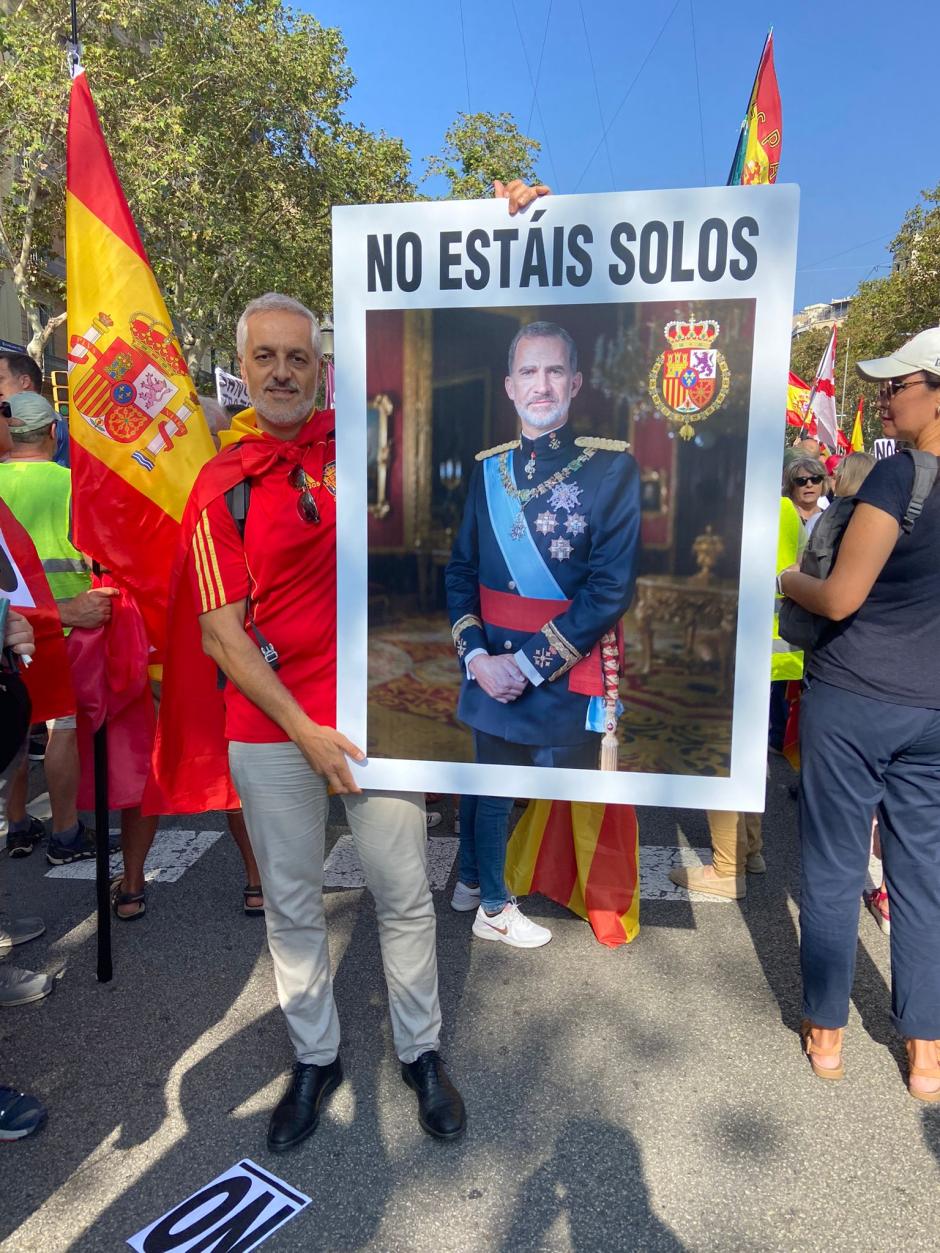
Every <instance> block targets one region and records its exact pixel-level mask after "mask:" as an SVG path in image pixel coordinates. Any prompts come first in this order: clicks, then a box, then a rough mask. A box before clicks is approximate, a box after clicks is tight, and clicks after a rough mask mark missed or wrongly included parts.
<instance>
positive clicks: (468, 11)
mask: <svg viewBox="0 0 940 1253" xmlns="http://www.w3.org/2000/svg"><path fill="white" fill-rule="evenodd" d="M299 7H301V8H304V9H307V10H308V11H309V12H312V13H313V14H314V15H315V16H316V17H317V18H318V20H319V21H320V22H322V23H323V24H324V25H328V26H338V27H339V28H340V30H341V31H342V32H343V35H344V38H345V41H346V44H347V47H348V49H349V54H348V63H349V65H350V68H351V69H352V70H353V72H354V73H355V75H356V78H357V80H358V81H357V84H356V87H355V88H354V90H353V94H352V97H351V100H350V102H349V107H348V109H347V114H348V116H349V118H350V119H351V120H353V121H359V122H364V123H365V124H366V125H367V126H368V127H370V128H371V129H374V130H379V129H384V130H385V131H387V132H388V133H389V134H393V135H399V136H401V138H402V139H403V140H404V141H405V143H406V145H407V146H408V148H409V150H410V151H411V154H412V157H413V158H414V161H415V167H416V169H417V170H418V171H420V170H421V169H423V158H424V157H426V156H427V155H428V154H429V153H433V152H436V151H438V150H439V148H440V145H441V142H442V138H443V135H444V132H445V131H446V129H447V127H448V126H449V125H450V123H451V122H452V121H453V120H454V118H455V116H456V114H457V113H458V112H460V111H462V110H463V111H465V110H466V109H467V108H468V105H469V107H470V109H471V110H472V111H474V112H476V111H479V110H485V111H488V112H493V113H498V112H503V111H506V112H509V113H512V114H513V115H514V117H515V119H516V121H517V123H518V124H519V125H520V126H521V127H522V128H523V129H524V130H527V133H529V134H531V135H533V136H534V137H535V138H536V139H538V140H540V141H541V142H542V144H543V148H542V156H541V160H540V163H539V173H540V175H541V176H542V177H543V178H545V179H546V180H547V181H548V182H549V183H550V184H551V186H552V188H553V190H555V191H558V192H572V191H575V190H578V191H582V192H584V191H588V192H590V191H611V190H615V189H616V190H631V189H636V188H655V187H688V186H697V185H700V184H701V183H703V182H707V183H709V184H713V185H714V184H722V183H724V182H725V180H726V178H727V173H728V167H729V166H730V164H731V158H732V156H733V153H734V146H735V142H736V139H737V132H738V127H739V124H740V121H741V116H742V114H743V112H744V108H745V106H746V103H747V97H748V93H749V91H750V87H751V82H752V79H753V76H754V72H755V70H756V67H757V61H758V58H759V56H760V50H761V46H762V44H763V40H764V36H765V34H766V32H767V29H768V27H769V26H770V25H771V24H773V26H774V43H775V45H776V51H775V59H776V66H777V78H778V81H779V84H780V93H781V97H782V101H783V155H782V160H781V169H780V176H779V179H780V181H781V182H793V183H798V184H799V185H800V188H801V222H800V249H799V260H798V272H797V288H796V306H797V308H800V307H802V306H803V305H805V304H809V303H811V302H815V301H824V300H829V299H831V298H832V297H835V296H842V295H848V294H851V292H853V291H854V289H855V287H856V285H857V284H858V282H859V281H860V280H861V279H864V278H866V277H868V276H872V277H873V276H875V275H878V274H884V273H886V268H884V267H886V266H887V263H888V262H889V254H888V253H887V251H886V246H887V244H888V243H889V242H890V240H891V239H892V237H893V236H894V234H895V233H896V231H897V228H898V226H899V224H900V222H901V219H902V217H903V215H904V212H905V210H906V209H908V208H909V207H910V206H911V205H913V204H914V203H915V202H916V201H917V199H918V197H919V194H920V192H921V190H922V189H924V188H926V187H931V186H935V185H936V184H937V182H940V159H938V151H940V149H938V146H937V143H936V127H937V121H938V118H940V104H938V100H937V85H936V83H937V80H936V73H935V70H934V69H933V60H932V58H933V53H932V52H930V53H928V54H927V55H926V56H925V55H923V54H922V53H921V52H920V51H919V39H922V38H924V37H926V36H927V35H928V34H929V33H930V32H931V31H932V32H933V33H936V31H935V27H936V23H935V22H934V21H933V20H932V19H930V18H928V17H927V14H928V13H929V11H930V10H931V9H932V7H933V6H932V5H927V6H925V7H924V8H923V9H922V10H921V12H922V13H923V14H924V23H921V26H920V32H919V34H918V29H917V23H916V22H913V21H912V22H906V23H903V24H900V25H899V24H898V21H897V17H898V15H899V14H900V13H902V12H903V10H902V9H896V8H895V7H894V6H893V5H892V4H884V3H875V0H855V2H854V3H849V2H847V0H829V2H828V3H818V2H817V3H809V0H789V3H776V4H766V3H765V4H760V3H750V4H748V3H743V2H741V0H713V2H712V3H711V4H708V5H706V4H704V3H703V2H702V0H647V3H644V4H640V3H636V0H633V2H632V3H631V2H630V0H619V3H618V2H617V0H398V3H396V4H391V3H385V2H382V3H380V2H378V0H300V4H299ZM517 18H518V21H517ZM461 27H462V28H463V37H462V32H461ZM693 34H694V40H693ZM693 46H694V48H695V51H696V53H697V56H696V55H693ZM464 48H466V58H465V56H464ZM527 62H528V65H527ZM592 63H593V72H592ZM696 67H697V73H696ZM536 77H537V90H536V91H533V79H535V78H536ZM468 97H469V98H468ZM700 101H701V114H700V107H699V102H700ZM602 117H603V119H604V123H603V125H602V122H601V118H602ZM700 117H701V121H700ZM605 130H606V132H607V134H606V141H602V137H603V135H604V132H605ZM425 190H426V191H427V192H428V193H430V194H433V193H434V191H435V187H434V185H433V184H428V185H427V186H426V188H425ZM877 266H881V267H883V268H881V269H875V268H873V267H877Z"/></svg>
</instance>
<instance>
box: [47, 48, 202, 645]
mask: <svg viewBox="0 0 940 1253" xmlns="http://www.w3.org/2000/svg"><path fill="white" fill-rule="evenodd" d="M66 259H67V282H68V331H69V348H68V368H69V394H70V405H69V433H70V435H71V442H72V488H73V510H74V518H73V537H74V542H75V545H76V547H77V548H80V549H81V550H82V551H83V552H85V553H88V555H89V556H91V557H92V558H94V559H95V560H96V561H98V562H100V564H101V565H102V566H104V567H105V568H107V569H108V570H110V571H111V572H112V573H113V574H114V576H115V578H116V579H117V580H118V582H119V583H121V584H122V585H123V586H125V587H127V588H128V589H129V590H130V591H131V592H132V593H133V594H134V596H135V597H136V599H137V602H138V604H139V605H140V608H141V612H142V613H143V616H144V621H145V623H146V627H147V633H148V636H149V638H150V641H151V643H152V644H153V645H154V646H155V647H157V648H162V647H163V644H164V641H165V637H166V598H167V590H168V588H169V584H170V572H171V569H172V566H173V557H174V554H175V551H176V544H177V540H178V538H179V532H180V519H181V518H182V515H183V509H184V506H185V504H186V499H187V497H188V496H189V491H190V488H191V487H192V485H193V482H194V480H195V478H196V475H197V473H198V472H199V469H200V467H201V466H202V465H203V464H204V463H205V462H206V461H207V460H208V459H209V458H210V457H211V456H212V455H213V454H214V452H215V449H214V447H213V444H212V439H211V436H210V435H209V428H208V426H207V425H206V420H205V418H204V416H203V413H202V410H201V409H200V407H199V402H198V400H197V399H196V391H195V388H194V387H193V385H192V382H191V381H190V377H189V371H188V370H187V368H186V362H185V359H184V358H183V354H182V352H181V350H180V345H179V341H178V340H177V338H176V335H175V333H174V331H173V327H172V324H171V322H170V317H169V314H168V313H167V309H166V305H165V304H164V302H163V297H162V295H161V294H160V289H159V287H158V286H157V281H156V279H155V278H154V275H153V271H152V269H151V267H150V262H149V261H148V259H147V254H146V252H145V250H144V246H143V244H142V243H141V240H140V235H139V234H138V232H137V227H136V225H135V224H134V219H133V217H132V216H131V212H130V209H129V207H128V204H127V200H126V199H125V196H124V191H123V189H122V187H121V184H120V181H119V179H118V176H117V172H116V171H115V168H114V163H113V161H112V160H111V154H110V152H109V151H108V146H107V144H106V142H105V138H104V135H103V134H102V131H101V126H100V123H99V121H98V115H97V112H96V110H95V105H94V101H93V100H92V98H91V92H90V91H89V89H88V83H87V81H86V79H85V73H84V71H83V70H82V69H81V68H79V69H78V71H77V72H76V74H75V77H74V79H73V81H72V93H71V99H70V102H69V123H68V139H67V199H66Z"/></svg>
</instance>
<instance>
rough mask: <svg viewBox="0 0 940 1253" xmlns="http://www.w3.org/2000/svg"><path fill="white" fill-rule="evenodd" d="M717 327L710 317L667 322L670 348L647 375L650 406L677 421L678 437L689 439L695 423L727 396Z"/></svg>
mask: <svg viewBox="0 0 940 1253" xmlns="http://www.w3.org/2000/svg"><path fill="white" fill-rule="evenodd" d="M719 330H720V327H719V325H718V323H717V322H715V321H714V320H713V319H711V318H699V319H695V320H693V319H691V318H690V319H689V320H688V321H687V322H678V321H677V322H667V323H666V326H665V328H664V333H665V336H666V343H667V344H668V345H669V347H668V348H667V349H666V351H665V352H662V353H660V355H659V356H658V357H657V358H656V361H655V363H654V365H653V368H652V369H651V370H650V376H649V393H650V397H651V399H652V401H653V404H654V405H655V406H656V408H657V409H658V410H659V412H660V413H661V414H663V416H664V417H666V418H668V419H669V420H670V421H671V422H678V423H679V424H680V426H679V434H680V435H681V436H682V438H683V439H691V438H692V436H693V435H694V434H695V428H694V426H693V425H692V424H693V423H694V422H703V421H704V420H705V419H706V418H707V417H709V416H710V415H711V414H713V413H714V412H715V410H716V409H718V408H719V407H720V406H721V405H722V404H724V401H725V397H726V396H727V395H728V388H729V387H730V386H731V372H730V371H729V369H728V363H727V362H726V361H725V359H724V357H723V356H722V354H721V353H720V352H719V351H718V350H717V349H716V348H715V346H714V345H715V340H716V339H717V338H718V332H719Z"/></svg>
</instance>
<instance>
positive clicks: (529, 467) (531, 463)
mask: <svg viewBox="0 0 940 1253" xmlns="http://www.w3.org/2000/svg"><path fill="white" fill-rule="evenodd" d="M525 476H526V478H527V479H534V478H535V449H534V448H533V449H532V452H531V453H530V454H529V460H528V461H527V462H526V463H525Z"/></svg>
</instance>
